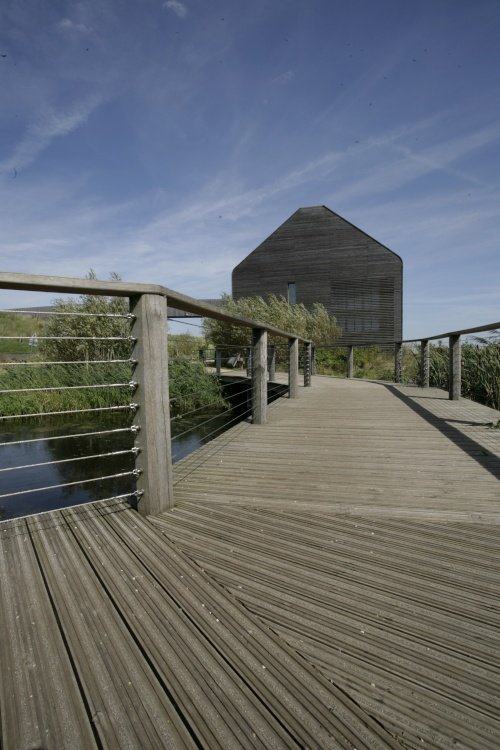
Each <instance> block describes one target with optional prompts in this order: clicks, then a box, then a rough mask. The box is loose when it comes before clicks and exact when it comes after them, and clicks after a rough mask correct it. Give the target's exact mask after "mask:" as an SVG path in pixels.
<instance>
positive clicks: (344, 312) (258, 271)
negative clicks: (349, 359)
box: [232, 206, 403, 344]
mask: <svg viewBox="0 0 500 750" xmlns="http://www.w3.org/2000/svg"><path fill="white" fill-rule="evenodd" d="M232 293H233V297H234V298H235V299H239V298H240V297H251V296H255V295H262V296H264V297H265V296H266V295H268V294H276V295H283V296H285V297H287V298H288V301H289V302H290V303H295V302H297V303H299V302H303V303H304V305H306V306H307V307H309V306H311V305H312V304H313V303H314V302H321V303H322V304H323V305H324V306H325V307H326V308H327V310H328V311H329V313H330V314H331V315H334V316H335V318H336V319H337V323H338V324H339V326H340V327H341V329H342V336H341V338H340V339H339V340H338V343H341V344H356V343H374V344H376V343H382V342H387V341H393V340H398V339H401V337H402V299H403V261H402V259H401V258H400V257H399V255H396V253H394V252H393V251H392V250H389V248H387V247H385V246H384V245H382V244H381V243H380V242H377V240H375V239H373V237H370V236H369V235H368V234H366V233H365V232H363V231H362V230H361V229H358V228H357V227H355V226H354V225H353V224H351V223H350V222H349V221H346V220H345V219H343V218H342V217H341V216H338V214H336V213H334V212H333V211H331V210H330V209H329V208H326V206H312V207H309V208H299V209H298V210H297V211H296V212H295V213H294V214H293V215H292V216H290V218H289V219H287V220H286V221H285V222H284V223H283V224H282V225H281V226H280V227H278V229H276V231H275V232H273V233H272V234H271V235H270V236H269V237H268V238H267V239H266V240H264V242H263V243H262V244H261V245H259V246H258V247H257V248H256V249H255V250H254V251H253V252H252V253H250V255H248V256H247V257H246V258H245V259H244V260H242V261H241V263H239V264H238V265H237V266H236V268H235V269H234V270H233V276H232Z"/></svg>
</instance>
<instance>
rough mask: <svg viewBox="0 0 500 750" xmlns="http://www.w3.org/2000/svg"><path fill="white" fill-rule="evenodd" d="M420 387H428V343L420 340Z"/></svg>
mask: <svg viewBox="0 0 500 750" xmlns="http://www.w3.org/2000/svg"><path fill="white" fill-rule="evenodd" d="M420 386H421V387H422V388H428V387H429V341H428V340H427V339H422V341H421V342H420Z"/></svg>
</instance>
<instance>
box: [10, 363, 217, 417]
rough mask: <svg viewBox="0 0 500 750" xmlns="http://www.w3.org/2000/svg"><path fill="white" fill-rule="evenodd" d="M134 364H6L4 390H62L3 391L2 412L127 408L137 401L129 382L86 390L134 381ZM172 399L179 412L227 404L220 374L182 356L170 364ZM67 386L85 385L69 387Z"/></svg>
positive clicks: (29, 412) (26, 412)
mask: <svg viewBox="0 0 500 750" xmlns="http://www.w3.org/2000/svg"><path fill="white" fill-rule="evenodd" d="M131 379H132V373H131V367H130V365H128V364H127V363H117V364H113V363H105V364H98V365H95V364H94V365H92V364H88V365H76V364H75V365H73V364H71V365H62V364H61V365H59V364H57V365H40V366H37V365H28V366H23V365H15V366H14V367H12V366H10V367H9V366H5V365H4V366H3V367H2V366H1V365H0V390H7V391H12V390H19V389H31V388H41V389H46V388H56V389H59V388H61V390H54V391H50V390H41V391H34V392H31V393H30V392H27V393H1V394H0V416H15V415H21V414H40V413H43V412H53V411H69V410H73V409H96V408H102V407H108V406H122V405H125V404H129V403H130V402H132V401H133V400H134V395H133V391H132V390H131V389H130V388H129V387H128V386H127V385H126V386H125V387H120V388H115V387H113V388H111V387H107V388H106V387H104V388H85V386H94V385H96V384H103V385H106V384H107V385H109V384H113V383H125V384H127V383H129V382H130V380H131ZM169 379H170V383H169V385H170V388H169V390H170V398H171V399H172V400H173V404H172V406H173V411H174V412H175V413H182V412H186V411H190V410H191V409H195V408H198V407H199V406H205V405H206V406H213V407H214V408H222V407H224V406H225V405H226V402H225V400H224V398H223V396H222V391H221V386H220V383H219V381H218V380H217V378H216V377H215V376H213V375H210V374H208V373H207V372H206V371H205V369H204V367H203V365H202V364H201V363H199V362H190V361H188V360H187V359H178V360H174V361H172V362H171V363H170V367H169ZM65 386H83V387H82V388H81V390H80V389H75V390H63V389H64V387H65Z"/></svg>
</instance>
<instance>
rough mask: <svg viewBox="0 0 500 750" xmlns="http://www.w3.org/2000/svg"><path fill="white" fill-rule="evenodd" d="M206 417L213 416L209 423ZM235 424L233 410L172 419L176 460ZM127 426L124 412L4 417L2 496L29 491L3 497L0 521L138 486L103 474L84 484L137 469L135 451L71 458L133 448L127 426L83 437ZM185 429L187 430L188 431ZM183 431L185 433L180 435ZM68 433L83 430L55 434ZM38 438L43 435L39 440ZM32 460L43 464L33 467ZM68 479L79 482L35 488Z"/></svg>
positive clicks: (130, 479)
mask: <svg viewBox="0 0 500 750" xmlns="http://www.w3.org/2000/svg"><path fill="white" fill-rule="evenodd" d="M207 418H208V419H210V421H208V422H207V421H206V420H207ZM233 424H236V421H235V414H234V413H233V412H232V411H230V412H228V413H226V414H222V415H217V414H214V413H213V412H212V413H208V414H207V413H202V414H198V415H195V416H193V417H191V418H190V419H189V420H188V419H176V420H174V421H173V422H172V438H173V441H172V459H173V461H174V462H176V461H179V460H180V459H181V458H183V457H184V456H186V455H188V454H189V453H192V452H193V451H194V450H196V449H197V448H199V447H200V446H201V445H203V444H204V442H205V441H206V440H207V439H211V438H212V437H215V436H217V435H219V434H220V433H221V432H222V431H223V430H224V429H225V428H227V426H232V425H233ZM129 425H130V417H129V416H127V417H125V416H124V415H123V413H122V412H118V413H117V414H116V415H115V416H107V417H106V418H103V417H102V416H100V417H99V416H95V415H88V416H87V417H84V419H82V415H81V414H77V415H74V416H73V417H71V418H67V417H65V418H64V419H62V418H56V417H52V418H45V419H43V421H42V420H41V419H16V420H12V421H10V420H6V421H5V422H4V423H3V424H2V428H1V430H0V442H2V443H4V442H5V443H8V444H7V445H4V446H2V447H0V469H4V468H9V471H4V472H2V471H0V495H4V494H7V493H15V492H24V491H26V490H28V492H27V494H20V495H16V496H14V497H10V498H0V521H1V520H6V519H7V518H16V517H18V516H24V515H27V514H30V513H39V512H41V511H46V510H55V509H57V508H64V507H67V506H70V505H77V504H79V503H85V502H90V501H92V500H98V499H101V498H105V497H112V496H114V495H121V494H124V493H127V492H132V491H133V490H134V489H135V479H134V477H132V476H124V477H117V478H114V479H101V480H99V481H97V482H86V483H83V484H82V482H85V480H88V479H89V478H92V477H107V476H111V475H113V474H120V473H125V472H130V471H132V469H133V468H134V457H133V455H132V454H130V453H128V454H125V455H114V456H109V457H106V458H91V459H83V460H77V461H74V460H68V459H75V458H82V457H84V456H95V455H98V454H101V453H111V452H113V453H116V452H118V451H126V450H128V449H130V448H132V447H133V443H134V436H133V434H132V433H131V432H129V431H126V432H113V433H110V434H107V435H97V436H81V434H82V433H90V432H101V431H103V430H119V429H120V428H122V427H127V426H129ZM187 430H189V432H186V431H187ZM181 433H185V434H182V435H181ZM64 435H68V436H70V435H79V437H69V438H68V439H63V440H59V439H57V438H58V437H59V436H64ZM177 435H179V437H177ZM40 438H43V440H42V441H40V442H38V440H39V439H40ZM54 438H56V439H54ZM32 440H33V441H37V442H23V443H21V444H14V443H18V441H32ZM9 443H13V444H12V445H10V444H9ZM47 462H50V463H47ZM52 462H62V463H52ZM32 464H42V465H38V466H30V465H32ZM43 464H45V465H43ZM12 467H26V468H18V469H16V468H12ZM70 483H75V484H71V486H69V487H64V488H58V489H50V490H42V491H35V489H36V488H38V487H50V486H53V485H58V484H70Z"/></svg>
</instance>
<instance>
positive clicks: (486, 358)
mask: <svg viewBox="0 0 500 750" xmlns="http://www.w3.org/2000/svg"><path fill="white" fill-rule="evenodd" d="M347 352H348V350H347V347H342V348H341V347H338V348H334V349H318V350H317V352H316V366H317V372H318V373H319V374H321V375H335V376H340V377H345V376H346V372H347ZM429 355H430V356H429V385H430V386H432V387H434V388H442V389H443V390H448V347H447V346H444V345H443V344H442V343H441V342H439V343H438V344H432V342H431V345H430V347H429ZM354 377H357V378H370V379H372V380H389V381H392V380H393V379H394V354H393V353H392V352H390V351H385V350H381V349H380V347H377V346H370V347H357V348H356V347H355V349H354ZM403 382H404V383H407V384H410V383H413V384H419V383H420V346H419V345H418V344H410V345H405V346H404V347H403ZM462 396H465V397H466V398H470V399H471V400H472V401H476V402H477V403H480V404H485V405H486V406H491V407H492V408H493V409H498V410H500V335H499V334H493V335H492V336H491V337H489V338H480V339H475V340H474V341H473V342H466V343H465V344H463V345H462Z"/></svg>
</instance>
